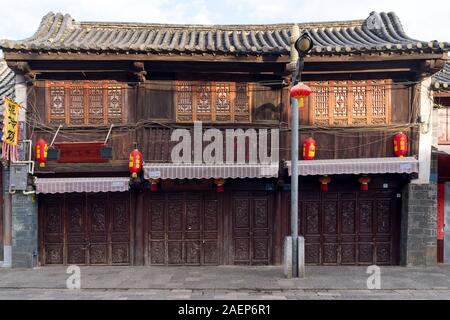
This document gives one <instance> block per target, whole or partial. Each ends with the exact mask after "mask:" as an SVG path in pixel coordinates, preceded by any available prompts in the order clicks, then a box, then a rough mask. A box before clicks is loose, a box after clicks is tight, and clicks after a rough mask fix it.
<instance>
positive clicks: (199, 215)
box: [145, 192, 222, 265]
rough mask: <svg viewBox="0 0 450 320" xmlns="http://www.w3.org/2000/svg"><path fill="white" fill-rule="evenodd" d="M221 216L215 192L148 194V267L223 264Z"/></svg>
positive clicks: (146, 206)
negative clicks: (221, 253) (221, 258)
mask: <svg viewBox="0 0 450 320" xmlns="http://www.w3.org/2000/svg"><path fill="white" fill-rule="evenodd" d="M221 216H222V215H221V206H220V204H219V199H218V195H217V194H216V193H214V192H174V193H152V194H149V195H148V197H146V205H145V217H146V228H147V232H146V246H147V249H146V261H147V264H149V265H218V264H220V250H221V246H220V245H219V238H220V229H221V224H220V221H221Z"/></svg>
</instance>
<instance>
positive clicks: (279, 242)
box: [273, 186, 283, 265]
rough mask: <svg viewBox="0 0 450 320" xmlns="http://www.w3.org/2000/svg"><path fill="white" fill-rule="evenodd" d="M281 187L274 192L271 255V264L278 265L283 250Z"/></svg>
mask: <svg viewBox="0 0 450 320" xmlns="http://www.w3.org/2000/svg"><path fill="white" fill-rule="evenodd" d="M281 187H282V186H280V187H278V186H277V190H276V191H275V217H274V224H273V238H274V246H273V250H274V255H273V264H275V265H279V264H281V260H282V252H281V251H282V250H283V235H282V203H281V201H282V200H281V197H282V194H283V191H282V190H281Z"/></svg>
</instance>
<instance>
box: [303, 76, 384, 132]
mask: <svg viewBox="0 0 450 320" xmlns="http://www.w3.org/2000/svg"><path fill="white" fill-rule="evenodd" d="M309 85H310V86H311V87H312V90H313V93H312V94H311V96H310V99H309V106H310V121H311V123H312V124H316V125H324V126H327V125H332V126H334V125H336V126H345V125H363V124H364V125H376V124H387V123H389V122H390V110H391V81H390V80H367V81H323V82H310V83H309Z"/></svg>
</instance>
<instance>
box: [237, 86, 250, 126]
mask: <svg viewBox="0 0 450 320" xmlns="http://www.w3.org/2000/svg"><path fill="white" fill-rule="evenodd" d="M250 89H251V87H250V84H248V83H245V82H240V83H239V82H238V83H236V84H235V90H234V91H235V96H234V98H232V101H234V102H235V106H234V121H235V122H251V121H252V119H251V114H252V112H251V107H250V106H251V105H252V99H251V96H252V95H251V94H249V92H251V90H250Z"/></svg>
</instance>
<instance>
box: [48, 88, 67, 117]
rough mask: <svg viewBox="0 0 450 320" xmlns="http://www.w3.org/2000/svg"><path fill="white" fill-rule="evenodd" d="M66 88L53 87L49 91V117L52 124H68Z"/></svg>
mask: <svg viewBox="0 0 450 320" xmlns="http://www.w3.org/2000/svg"><path fill="white" fill-rule="evenodd" d="M65 96H66V95H65V87H64V86H63V85H58V84H55V85H52V86H51V87H50V89H49V90H48V101H49V103H50V107H49V117H50V121H49V122H50V123H51V124H64V123H65V122H66V105H67V104H66V100H65Z"/></svg>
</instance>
